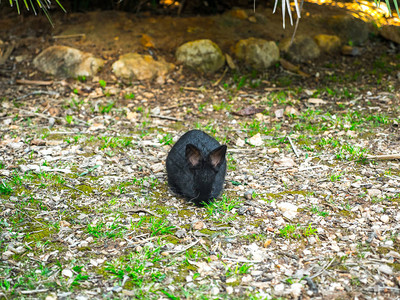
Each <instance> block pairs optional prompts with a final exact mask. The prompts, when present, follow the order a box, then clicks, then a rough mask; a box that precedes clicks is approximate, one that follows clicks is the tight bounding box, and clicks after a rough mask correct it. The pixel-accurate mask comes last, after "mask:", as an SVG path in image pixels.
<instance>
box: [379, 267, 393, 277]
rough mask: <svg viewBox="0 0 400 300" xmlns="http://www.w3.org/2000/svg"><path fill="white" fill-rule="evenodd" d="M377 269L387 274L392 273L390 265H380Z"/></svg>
mask: <svg viewBox="0 0 400 300" xmlns="http://www.w3.org/2000/svg"><path fill="white" fill-rule="evenodd" d="M378 271H380V272H382V273H385V274H387V275H392V274H393V270H392V268H391V267H389V266H388V265H380V266H379V267H378Z"/></svg>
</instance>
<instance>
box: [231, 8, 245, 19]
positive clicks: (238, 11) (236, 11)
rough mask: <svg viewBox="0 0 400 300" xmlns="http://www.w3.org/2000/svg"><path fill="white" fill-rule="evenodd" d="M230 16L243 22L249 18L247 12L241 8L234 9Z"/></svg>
mask: <svg viewBox="0 0 400 300" xmlns="http://www.w3.org/2000/svg"><path fill="white" fill-rule="evenodd" d="M230 14H231V15H232V17H234V18H238V19H241V20H246V19H247V18H248V17H249V15H248V14H247V12H246V11H245V10H243V9H240V8H236V9H232V10H231V11H230Z"/></svg>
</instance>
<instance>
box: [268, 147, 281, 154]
mask: <svg viewBox="0 0 400 300" xmlns="http://www.w3.org/2000/svg"><path fill="white" fill-rule="evenodd" d="M267 153H268V154H274V153H279V148H271V149H268V150H267Z"/></svg>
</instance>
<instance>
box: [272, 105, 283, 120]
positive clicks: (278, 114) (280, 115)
mask: <svg viewBox="0 0 400 300" xmlns="http://www.w3.org/2000/svg"><path fill="white" fill-rule="evenodd" d="M274 113H275V117H276V118H277V119H281V118H283V113H284V110H283V108H281V109H277V110H275V112H274Z"/></svg>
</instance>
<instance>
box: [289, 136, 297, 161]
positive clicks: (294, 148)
mask: <svg viewBox="0 0 400 300" xmlns="http://www.w3.org/2000/svg"><path fill="white" fill-rule="evenodd" d="M287 139H288V140H289V143H290V146H292V149H293V152H294V154H295V155H296V157H299V153H298V152H297V149H296V147H295V146H294V145H293V142H292V139H291V138H290V136H287Z"/></svg>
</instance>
